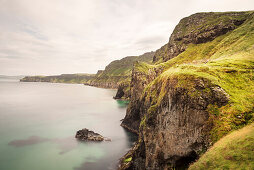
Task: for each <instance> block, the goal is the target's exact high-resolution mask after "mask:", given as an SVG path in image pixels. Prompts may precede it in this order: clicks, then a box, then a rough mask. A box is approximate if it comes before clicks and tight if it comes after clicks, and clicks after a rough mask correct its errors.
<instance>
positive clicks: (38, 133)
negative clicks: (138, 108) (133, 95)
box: [0, 78, 137, 170]
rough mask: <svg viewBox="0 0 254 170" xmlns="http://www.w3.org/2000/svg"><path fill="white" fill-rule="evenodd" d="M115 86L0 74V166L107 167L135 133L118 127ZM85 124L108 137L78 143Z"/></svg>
mask: <svg viewBox="0 0 254 170" xmlns="http://www.w3.org/2000/svg"><path fill="white" fill-rule="evenodd" d="M115 93H116V91H115V90H109V89H102V88H96V87H89V86H84V85H81V84H60V83H39V82H38V83H26V82H19V81H18V80H17V79H13V78H11V79H8V78H0V170H73V169H74V170H107V169H116V165H117V163H118V160H119V158H120V157H121V156H122V155H124V154H125V153H126V152H127V150H128V149H129V148H130V147H131V146H132V145H133V143H134V141H135V140H136V138H137V137H136V136H135V135H133V134H131V133H130V132H127V131H126V130H125V129H123V128H122V127H121V126H120V123H121V122H120V120H121V119H123V118H124V116H125V111H126V103H125V102H123V101H119V100H114V99H113V98H112V96H114V95H115ZM82 128H88V129H90V130H93V131H95V132H97V133H100V134H101V135H103V136H105V137H108V138H110V139H111V140H112V141H111V142H81V141H78V140H76V139H75V133H76V131H77V130H80V129H82Z"/></svg>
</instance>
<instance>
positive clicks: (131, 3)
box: [0, 0, 254, 75]
mask: <svg viewBox="0 0 254 170" xmlns="http://www.w3.org/2000/svg"><path fill="white" fill-rule="evenodd" d="M253 9H254V0H0V74H6V75H38V74H39V75H53V74H61V73H85V72H86V73H96V72H97V70H98V69H104V67H105V66H106V65H107V64H109V63H110V62H111V61H113V60H116V59H121V58H123V57H125V56H132V55H140V54H143V53H145V52H149V51H154V50H156V49H158V48H160V47H161V46H162V45H164V44H165V43H167V42H168V39H169V36H170V34H171V33H172V31H173V29H174V27H175V26H176V24H177V23H178V22H179V20H180V19H181V18H183V17H186V16H189V15H191V14H193V13H196V12H205V11H209V12H210V11H241V10H253Z"/></svg>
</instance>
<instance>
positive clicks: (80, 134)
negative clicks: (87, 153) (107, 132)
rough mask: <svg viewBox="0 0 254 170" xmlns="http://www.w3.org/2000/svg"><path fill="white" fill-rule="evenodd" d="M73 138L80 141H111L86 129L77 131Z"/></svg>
mask: <svg viewBox="0 0 254 170" xmlns="http://www.w3.org/2000/svg"><path fill="white" fill-rule="evenodd" d="M75 138H77V139H79V140H81V141H98V142H101V141H111V139H109V138H105V137H103V136H102V135H100V134H98V133H95V132H93V131H90V130H88V129H86V128H84V129H82V130H78V131H77V133H76V136H75Z"/></svg>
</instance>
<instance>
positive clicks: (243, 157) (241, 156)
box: [189, 123, 254, 170]
mask: <svg viewBox="0 0 254 170" xmlns="http://www.w3.org/2000/svg"><path fill="white" fill-rule="evenodd" d="M253 148H254V124H253V123H252V124H250V125H248V126H246V127H244V128H242V129H240V130H237V131H234V132H232V133H230V134H228V135H227V136H225V137H223V138H222V139H221V140H219V141H218V142H216V143H215V144H214V145H213V146H212V147H211V148H210V149H209V150H208V151H207V152H206V153H205V154H204V155H203V156H201V158H200V159H199V160H198V161H197V162H196V163H194V164H193V165H191V166H190V167H189V169H190V170H192V169H193V170H199V169H211V170H214V169H246V170H248V169H249V170H251V169H254V164H253V162H254V150H253Z"/></svg>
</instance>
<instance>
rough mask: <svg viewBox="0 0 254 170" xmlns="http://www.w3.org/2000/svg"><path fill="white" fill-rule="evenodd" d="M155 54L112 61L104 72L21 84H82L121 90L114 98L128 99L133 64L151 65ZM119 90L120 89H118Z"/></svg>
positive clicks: (26, 79) (29, 79) (40, 78)
mask: <svg viewBox="0 0 254 170" xmlns="http://www.w3.org/2000/svg"><path fill="white" fill-rule="evenodd" d="M154 54H155V52H147V53H145V54H142V55H140V56H128V57H125V58H123V59H121V60H115V61H112V62H111V63H110V64H108V65H107V66H106V68H105V70H98V72H97V74H85V73H82V74H61V75H55V76H26V77H24V78H22V79H20V81H23V82H53V83H82V84H84V85H89V86H95V87H101V88H112V89H117V88H118V87H119V86H120V87H123V88H122V93H118V95H117V96H119V97H116V98H128V97H129V94H130V93H129V84H130V81H131V73H132V68H133V65H134V63H135V62H137V61H139V62H145V63H152V60H153V56H154ZM120 89H121V88H120Z"/></svg>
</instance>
